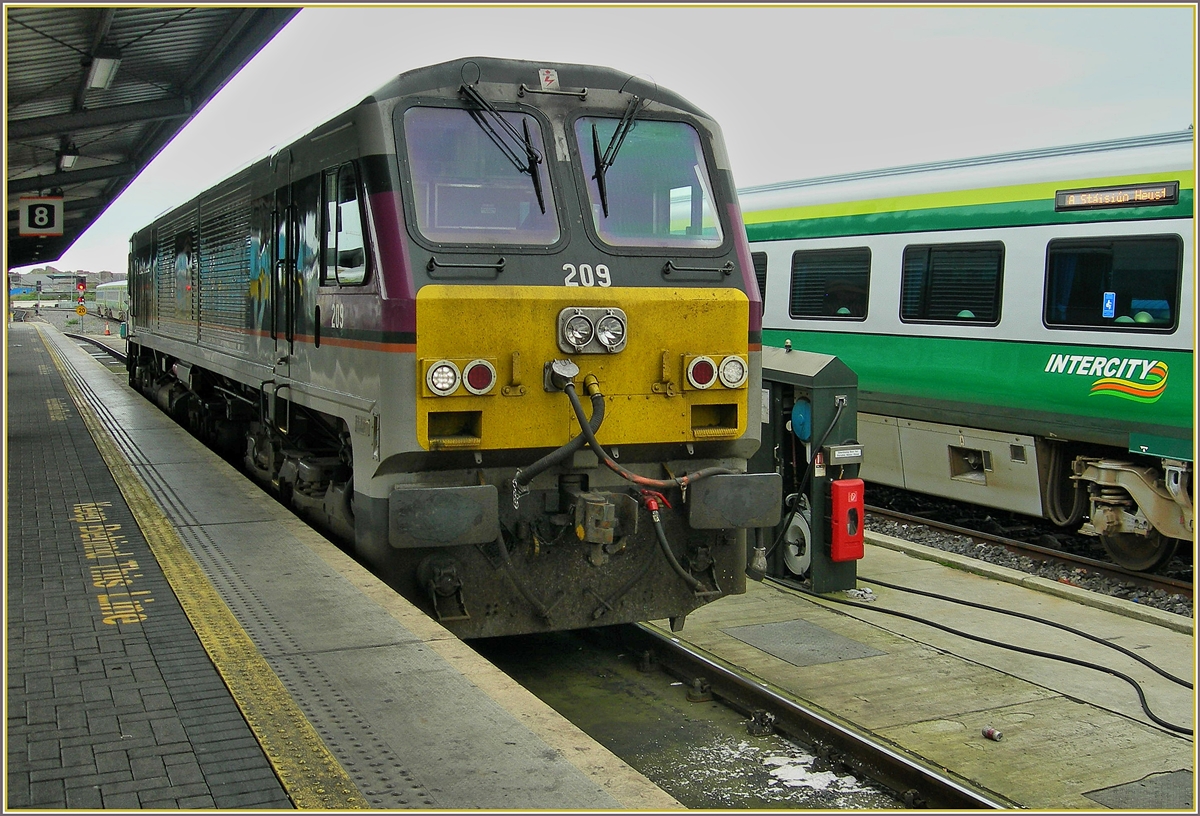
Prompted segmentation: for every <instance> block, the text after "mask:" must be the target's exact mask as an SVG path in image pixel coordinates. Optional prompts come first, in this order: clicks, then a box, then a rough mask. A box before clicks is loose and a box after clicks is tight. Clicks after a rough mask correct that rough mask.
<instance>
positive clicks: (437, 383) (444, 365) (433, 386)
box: [425, 360, 459, 397]
mask: <svg viewBox="0 0 1200 816" xmlns="http://www.w3.org/2000/svg"><path fill="white" fill-rule="evenodd" d="M458 381H459V373H458V366H456V365H455V364H454V363H452V362H450V361H449V360H438V361H437V362H436V363H434V364H433V365H431V366H430V367H429V370H428V371H426V372H425V384H426V385H428V386H429V390H430V391H432V392H433V393H435V394H437V395H438V396H439V397H444V396H447V395H448V394H453V393H454V390H455V389H456V388H458Z"/></svg>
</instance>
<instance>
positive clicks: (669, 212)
mask: <svg viewBox="0 0 1200 816" xmlns="http://www.w3.org/2000/svg"><path fill="white" fill-rule="evenodd" d="M621 124H622V120H620V119H609V118H600V117H592V116H584V117H581V118H579V119H577V120H576V121H575V138H576V147H577V149H578V151H579V155H580V157H581V160H582V162H583V174H584V178H585V179H586V182H587V193H588V203H589V205H590V209H591V215H592V219H591V220H592V227H593V229H595V232H596V235H597V236H598V237H599V238H600V240H601V241H603V242H604V243H606V244H608V245H610V246H638V247H664V248H681V249H689V248H694V249H715V248H717V247H719V246H721V245H722V244H723V243H724V241H725V237H724V234H723V233H722V231H721V224H720V219H719V218H718V217H717V209H716V202H715V199H714V198H713V191H712V183H711V181H710V179H709V174H708V163H707V161H706V160H705V158H704V151H703V149H702V148H701V146H700V136H699V134H698V133H697V132H696V129H695V128H693V127H692V126H691V125H689V124H686V123H684V122H664V121H659V120H652V119H634V120H633V124H632V125H631V126H628V127H626V128H624V129H621V128H620V126H621Z"/></svg>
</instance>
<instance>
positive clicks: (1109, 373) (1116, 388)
mask: <svg viewBox="0 0 1200 816" xmlns="http://www.w3.org/2000/svg"><path fill="white" fill-rule="evenodd" d="M1045 370H1046V373H1048V374H1078V375H1080V376H1081V377H1096V378H1098V379H1096V380H1095V381H1094V382H1093V383H1092V390H1091V392H1090V395H1091V396H1110V397H1119V398H1121V399H1127V400H1132V401H1134V402H1157V401H1158V398H1159V397H1161V396H1162V395H1163V392H1164V391H1166V390H1167V364H1166V363H1164V362H1162V361H1161V360H1141V359H1136V358H1130V357H1088V356H1085V355H1082V354H1051V355H1050V359H1049V360H1047V361H1046V369H1045Z"/></svg>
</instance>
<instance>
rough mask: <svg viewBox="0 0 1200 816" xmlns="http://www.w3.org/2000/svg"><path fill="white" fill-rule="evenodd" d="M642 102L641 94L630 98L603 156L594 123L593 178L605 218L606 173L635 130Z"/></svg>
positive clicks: (606, 198)
mask: <svg viewBox="0 0 1200 816" xmlns="http://www.w3.org/2000/svg"><path fill="white" fill-rule="evenodd" d="M641 102H642V98H641V97H640V96H635V97H634V98H633V99H631V100H629V104H628V105H626V106H625V113H623V114H621V121H620V122H617V128H616V130H614V131H613V135H612V138H611V139H609V140H608V147H606V148H605V149H604V155H603V156H601V155H600V136H599V134H598V133H597V132H596V125H595V123H592V158H593V159H594V160H595V162H596V174H595V175H593V176H592V178H594V179H595V180H596V189H597V191H598V192H599V193H600V206H601V208H602V209H603V210H604V217H605V218H608V185H607V184H606V183H605V181H604V174H605V173H607V172H608V168H610V167H612V165H613V162H614V161H616V160H617V151H619V150H620V149H621V145H622V144H624V142H625V137H626V136H628V135H629V131H631V130H633V120H634V119H635V118H636V117H637V109H638V105H640V104H641Z"/></svg>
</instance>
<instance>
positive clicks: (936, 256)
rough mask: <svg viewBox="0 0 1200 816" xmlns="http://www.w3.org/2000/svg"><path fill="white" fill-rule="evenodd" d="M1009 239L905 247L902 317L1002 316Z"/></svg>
mask: <svg viewBox="0 0 1200 816" xmlns="http://www.w3.org/2000/svg"><path fill="white" fill-rule="evenodd" d="M1003 270H1004V244H1001V243H999V242H996V243H987V244H939V245H931V246H909V247H905V248H904V269H903V273H902V277H901V282H900V319H901V320H903V321H905V322H906V323H907V322H912V323H979V324H987V325H993V326H994V325H995V324H997V323H999V322H1000V283H1001V279H1002V277H1003Z"/></svg>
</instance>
